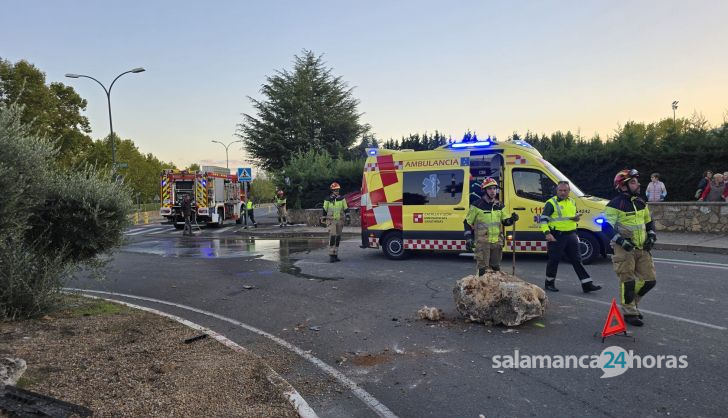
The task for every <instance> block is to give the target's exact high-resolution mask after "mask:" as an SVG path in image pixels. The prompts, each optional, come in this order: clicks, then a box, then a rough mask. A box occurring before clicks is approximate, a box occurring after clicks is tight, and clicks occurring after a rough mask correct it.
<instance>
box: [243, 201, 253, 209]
mask: <svg viewBox="0 0 728 418" xmlns="http://www.w3.org/2000/svg"><path fill="white" fill-rule="evenodd" d="M245 209H247V210H252V209H253V202H252V201H250V200H248V202H247V203H246V204H245Z"/></svg>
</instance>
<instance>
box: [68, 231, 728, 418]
mask: <svg viewBox="0 0 728 418" xmlns="http://www.w3.org/2000/svg"><path fill="white" fill-rule="evenodd" d="M156 228H158V226H155V225H150V226H145V227H140V228H134V229H131V230H130V231H129V232H128V234H127V236H128V241H129V242H128V243H127V245H125V246H124V247H123V248H122V249H121V251H119V252H118V253H117V254H115V257H114V259H113V261H112V262H111V263H110V265H109V271H108V278H107V280H105V281H103V282H97V281H93V280H91V279H87V278H84V277H79V278H78V279H77V280H76V281H74V282H73V283H71V284H70V286H71V287H79V288H85V289H93V290H98V291H103V292H114V293H121V294H125V295H130V296H129V297H122V296H119V295H116V296H113V297H115V298H117V299H122V300H125V301H128V302H132V303H136V304H140V305H145V306H150V307H154V308H157V309H160V310H163V311H166V312H170V313H173V314H176V315H179V316H182V317H184V318H187V319H189V320H191V321H194V322H197V323H200V324H202V325H205V326H208V327H210V328H212V329H214V330H215V331H218V332H220V333H222V334H224V335H225V336H227V337H229V338H231V339H232V340H234V341H236V342H238V343H239V344H241V345H243V346H245V347H248V348H249V349H250V350H252V351H253V352H255V353H257V354H259V355H260V356H261V357H263V358H265V359H266V360H267V361H268V362H269V363H270V365H271V366H272V367H273V368H274V369H275V370H276V371H278V372H279V373H280V374H281V375H283V377H285V378H286V379H287V380H288V381H289V382H290V383H291V384H292V385H293V386H295V387H296V388H297V389H298V390H299V392H300V393H301V394H302V395H303V396H304V398H306V400H307V401H308V402H309V404H310V405H311V406H312V407H313V409H314V410H315V411H316V412H317V413H318V414H319V415H320V416H322V417H342V416H376V415H377V414H379V415H382V416H387V415H389V416H392V415H396V416H403V417H404V416H408V417H409V416H459V417H468V416H471V417H478V416H479V414H483V415H485V416H503V415H507V416H529V415H549V416H551V415H558V416H577V415H578V416H625V415H634V414H638V415H641V416H667V415H671V416H676V415H677V416H685V415H689V416H724V415H725V410H726V408H728V400H726V397H725V395H724V393H725V387H726V383H728V377H726V376H728V366H727V365H726V364H727V362H726V360H728V355H726V347H727V346H728V330H727V328H728V310H726V309H725V307H724V304H723V300H724V298H725V296H726V295H728V281H726V276H728V260H727V259H726V257H725V256H720V255H715V254H693V253H679V252H669V251H655V254H654V255H655V257H656V268H657V275H658V284H657V286H656V288H655V289H654V290H653V291H652V292H651V293H650V294H649V295H648V296H647V297H646V298H645V300H644V301H643V302H642V304H641V308H642V311H643V313H645V323H646V325H645V326H644V327H642V328H638V329H630V331H631V332H632V333H633V335H634V340H633V339H628V338H622V337H611V338H610V339H608V340H607V341H606V342H604V343H602V341H601V339H600V338H595V336H594V335H595V333H596V332H599V331H601V329H602V327H603V325H604V321H605V319H606V315H607V313H608V310H609V303H610V302H611V299H612V298H613V297H616V296H617V281H616V278H615V276H614V274H613V272H612V269H611V263H610V262H609V261H608V260H603V261H601V262H598V263H596V264H593V265H591V266H587V270H588V271H589V272H590V273H591V275H592V277H593V278H594V280H595V282H596V283H598V284H601V285H602V286H604V289H603V290H601V291H599V292H596V293H592V294H583V293H582V292H581V289H580V286H579V284H578V280H577V279H576V275H575V274H574V271H573V269H572V268H571V266H570V265H568V264H562V265H561V267H560V271H559V277H558V279H557V286H558V287H559V288H560V289H561V292H559V293H549V294H548V296H549V307H548V309H547V312H546V315H545V317H544V318H541V319H537V320H533V321H530V322H528V323H526V324H524V325H522V326H520V327H517V328H513V329H508V328H504V327H492V326H484V325H481V324H475V323H469V322H466V321H464V320H463V319H462V318H460V317H459V316H458V314H457V312H456V311H455V305H454V303H453V296H452V288H453V284H454V282H455V281H456V280H457V279H459V278H461V277H464V276H466V275H468V274H470V273H472V272H473V270H474V263H473V261H472V258H469V257H464V256H457V255H447V254H419V255H416V256H413V257H411V258H409V259H408V260H405V261H390V260H387V259H386V258H384V256H383V255H382V253H381V251H377V250H373V249H360V248H359V247H358V245H359V242H358V240H357V239H350V240H346V241H344V242H342V248H341V250H340V257H341V258H342V259H343V261H342V262H340V263H334V264H330V263H328V262H327V255H326V254H327V252H326V249H325V248H324V245H325V242H324V241H325V240H321V239H310V240H282V241H279V240H251V239H242V238H241V236H240V234H239V233H237V231H238V228H239V226H230V227H227V228H222V229H206V230H203V231H202V232H201V233H199V234H198V236H196V237H194V238H186V237H182V236H181V232H180V231H175V230H174V229H172V228H171V227H164V228H163V229H162V230H160V229H156ZM545 261H546V260H545V257H544V256H524V255H519V256H518V258H517V265H516V267H517V268H516V274H517V275H518V276H520V277H521V278H523V279H525V280H528V281H531V282H532V283H536V284H539V285H542V284H543V277H544V269H545ZM503 269H504V270H505V271H508V272H510V271H511V263H510V254H506V255H505V256H504V261H503ZM101 295H105V294H101ZM132 296H133V297H132ZM139 297H143V298H148V299H146V300H144V299H139ZM173 304H174V305H173ZM423 305H428V306H435V307H439V308H441V309H442V310H443V311H444V314H445V317H446V320H445V321H441V322H435V323H430V322H427V321H423V320H419V319H417V314H416V311H417V309H419V308H420V307H422V306H423ZM190 308H193V309H195V311H192V310H190ZM612 345H617V346H620V347H622V348H624V349H625V350H627V351H629V350H633V352H634V354H636V355H640V356H659V355H663V356H676V357H677V356H683V355H684V356H687V358H686V359H687V362H688V366H687V367H686V368H683V369H667V368H664V366H663V367H662V368H654V367H653V368H639V369H637V368H633V369H629V370H627V371H626V372H625V373H624V374H622V375H620V376H616V377H612V378H606V379H600V376H601V375H602V370H601V369H593V368H590V369H580V368H565V369H553V368H551V369H547V368H543V369H542V368H518V369H515V368H510V369H504V368H494V367H493V365H494V363H493V358H494V356H501V357H502V356H513V355H514V354H515V350H518V351H519V353H520V355H521V356H523V355H551V356H557V355H559V356H567V355H575V356H585V355H586V356H592V355H597V356H598V355H599V354H600V353H601V352H602V350H603V349H604V348H606V347H608V346H612ZM296 350H298V351H296ZM390 414H391V415H390Z"/></svg>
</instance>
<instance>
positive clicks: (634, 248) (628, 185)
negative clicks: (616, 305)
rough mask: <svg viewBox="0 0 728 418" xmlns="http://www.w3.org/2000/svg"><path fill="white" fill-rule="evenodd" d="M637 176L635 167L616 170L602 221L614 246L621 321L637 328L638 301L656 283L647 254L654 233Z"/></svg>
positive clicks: (655, 235)
mask: <svg viewBox="0 0 728 418" xmlns="http://www.w3.org/2000/svg"><path fill="white" fill-rule="evenodd" d="M639 176H640V174H639V172H638V171H637V170H635V169H631V170H630V169H624V170H621V171H620V172H619V173H617V175H616V176H615V177H614V188H615V189H617V191H618V192H619V195H618V196H617V197H615V198H614V199H612V200H610V201H609V203H608V204H607V207H606V209H605V210H604V218H605V222H604V224H602V228H603V231H604V233H605V234H607V236H608V237H609V238H611V245H612V248H613V249H614V255H613V256H612V264H613V265H614V272H615V273H617V277H618V278H619V288H620V303H621V305H622V312H623V313H624V320H625V321H626V322H627V323H628V324H630V325H634V326H638V327H640V326H642V325H643V324H644V323H643V322H642V319H643V316H642V314H641V313H640V311H639V309H638V305H639V303H640V300H641V299H642V298H643V297H644V296H645V295H646V294H647V292H649V291H650V290H651V289H652V288H653V287H655V284H656V283H657V282H656V280H657V277H656V274H655V263H654V261H653V260H652V254H651V253H650V251H651V250H652V247H653V246H654V244H655V241H657V234H656V233H655V225H654V223H653V222H652V218H651V217H650V210H649V209H648V208H647V204H646V203H645V201H644V200H642V198H641V197H640V196H639V194H640V182H639Z"/></svg>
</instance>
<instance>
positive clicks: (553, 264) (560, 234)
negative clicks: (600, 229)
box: [540, 181, 602, 293]
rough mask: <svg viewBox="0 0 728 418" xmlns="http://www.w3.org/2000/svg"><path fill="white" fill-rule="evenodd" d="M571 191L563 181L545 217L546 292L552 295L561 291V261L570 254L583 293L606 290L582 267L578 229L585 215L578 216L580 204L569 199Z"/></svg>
mask: <svg viewBox="0 0 728 418" xmlns="http://www.w3.org/2000/svg"><path fill="white" fill-rule="evenodd" d="M570 191H571V186H569V182H568V181H560V182H559V185H558V186H557V187H556V196H554V197H552V198H551V199H549V200H547V201H546V204H545V205H544V207H543V212H542V213H541V221H540V222H541V230H542V231H543V233H544V234H545V235H546V241H548V243H547V245H548V256H549V261H548V264H547V265H546V285H545V286H544V288H545V289H546V290H548V291H551V292H558V291H559V289H557V288H556V272H557V270H558V268H559V260H561V257H562V256H563V255H564V254H566V256H567V257H569V261H571V265H572V266H573V267H574V271H575V272H576V275H577V276H578V277H579V281H580V282H581V289H582V290H583V291H584V293H589V292H593V291H595V290H599V289H601V288H602V287H601V286H596V285H594V283H593V282H592V279H591V277H589V273H587V272H586V269H585V268H584V265H583V264H582V263H581V253H580V252H579V237H578V235H576V226H577V222H578V221H579V219H580V218H581V215H580V214H577V213H576V202H575V201H574V199H572V198H570V197H569V192H570Z"/></svg>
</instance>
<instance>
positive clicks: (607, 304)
mask: <svg viewBox="0 0 728 418" xmlns="http://www.w3.org/2000/svg"><path fill="white" fill-rule="evenodd" d="M564 296H568V297H570V298H574V299H579V300H585V301H587V302H593V303H598V304H600V305H606V306H611V305H612V302H604V301H602V300H596V299H589V298H583V297H581V296H575V295H564ZM640 311H641V312H644V313H648V314H650V315H655V316H661V317H663V318H670V319H674V320H675V321H680V322H687V323H689V324H693V325H700V326H703V327H706V328H712V329H717V330H720V331H725V330H726V329H728V328H726V327H722V326H720V325H713V324H709V323H707V322H701V321H696V320H694V319H689V318H683V317H681V316H675V315H670V314H664V313H660V312H655V311H648V310H646V309H640Z"/></svg>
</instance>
